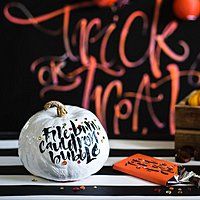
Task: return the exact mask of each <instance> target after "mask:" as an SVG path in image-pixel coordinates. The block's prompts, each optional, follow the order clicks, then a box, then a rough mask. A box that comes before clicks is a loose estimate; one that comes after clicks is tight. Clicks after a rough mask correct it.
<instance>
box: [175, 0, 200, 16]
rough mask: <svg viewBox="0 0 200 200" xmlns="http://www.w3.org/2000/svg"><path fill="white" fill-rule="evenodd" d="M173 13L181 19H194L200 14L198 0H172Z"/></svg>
mask: <svg viewBox="0 0 200 200" xmlns="http://www.w3.org/2000/svg"><path fill="white" fill-rule="evenodd" d="M173 10H174V13H175V15H176V16H177V17H178V18H180V19H183V20H195V19H196V18H197V17H198V16H199V14H200V1H199V0H174V3H173Z"/></svg>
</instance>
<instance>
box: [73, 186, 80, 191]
mask: <svg viewBox="0 0 200 200" xmlns="http://www.w3.org/2000/svg"><path fill="white" fill-rule="evenodd" d="M72 190H73V191H74V192H77V191H80V188H79V187H73V188H72Z"/></svg>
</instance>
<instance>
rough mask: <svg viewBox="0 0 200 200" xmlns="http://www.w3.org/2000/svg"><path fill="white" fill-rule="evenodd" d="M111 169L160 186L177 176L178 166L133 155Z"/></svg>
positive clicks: (144, 156)
mask: <svg viewBox="0 0 200 200" xmlns="http://www.w3.org/2000/svg"><path fill="white" fill-rule="evenodd" d="M113 169H115V170H118V171H121V172H124V173H127V174H130V175H133V176H136V177H138V178H141V179H144V180H148V181H150V182H153V183H157V184H160V185H166V184H167V182H168V181H169V180H170V179H171V178H173V177H174V175H176V174H177V171H178V165H176V164H175V163H172V162H169V161H165V160H159V159H156V158H153V157H150V156H146V155H142V154H135V155H133V156H130V157H128V158H126V159H124V160H121V161H119V162H117V163H115V164H114V166H113Z"/></svg>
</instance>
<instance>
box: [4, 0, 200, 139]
mask: <svg viewBox="0 0 200 200" xmlns="http://www.w3.org/2000/svg"><path fill="white" fill-rule="evenodd" d="M91 4H92V3H91V2H89V3H88V2H86V1H83V0H82V1H66V0H57V1H47V0H46V1H44V0H42V1H38V0H34V1H30V0H23V1H1V5H0V6H1V16H0V49H1V54H0V56H1V60H0V61H1V104H0V105H1V114H0V124H1V125H0V130H1V131H20V129H21V128H22V126H23V124H24V123H25V121H26V120H28V118H29V117H30V116H31V115H33V114H34V113H35V112H37V111H39V110H41V109H42V107H43V105H44V103H45V102H47V101H49V100H52V99H56V100H59V101H61V102H64V103H65V104H72V105H78V106H82V107H85V108H88V109H90V110H91V111H93V112H94V113H96V114H97V115H98V117H99V118H100V119H101V121H102V123H103V124H104V126H105V127H106V128H107V131H108V135H109V138H134V139H135V138H137V139H153V140H156V139H163V140H167V139H173V135H174V126H175V124H174V104H175V103H176V102H177V101H179V100H180V99H181V98H183V97H184V96H186V95H187V94H188V93H189V92H190V91H192V90H193V89H195V88H198V87H199V85H198V77H199V76H200V72H199V70H200V66H199V61H198V55H199V52H200V45H199V44H200V37H199V36H200V26H199V25H200V23H199V20H196V21H181V20H179V19H177V18H176V17H175V16H174V14H173V10H172V1H171V0H134V1H131V3H130V4H129V5H128V6H126V7H124V8H122V9H118V10H116V8H114V7H113V8H112V9H111V8H102V9H100V8H97V7H95V6H93V5H91ZM199 57H200V56H199Z"/></svg>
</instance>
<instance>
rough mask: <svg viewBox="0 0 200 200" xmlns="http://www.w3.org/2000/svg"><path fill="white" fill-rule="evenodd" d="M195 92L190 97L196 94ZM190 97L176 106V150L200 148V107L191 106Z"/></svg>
mask: <svg viewBox="0 0 200 200" xmlns="http://www.w3.org/2000/svg"><path fill="white" fill-rule="evenodd" d="M195 92H196V91H193V92H192V93H191V94H190V95H192V94H193V93H195ZM190 95H188V96H187V97H186V98H184V99H183V100H182V101H181V102H180V103H178V104H177V105H176V106H175V122H176V133H175V148H176V149H178V148H181V147H183V146H192V147H193V148H196V147H200V106H189V105H188V104H187V101H188V98H189V97H190Z"/></svg>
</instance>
